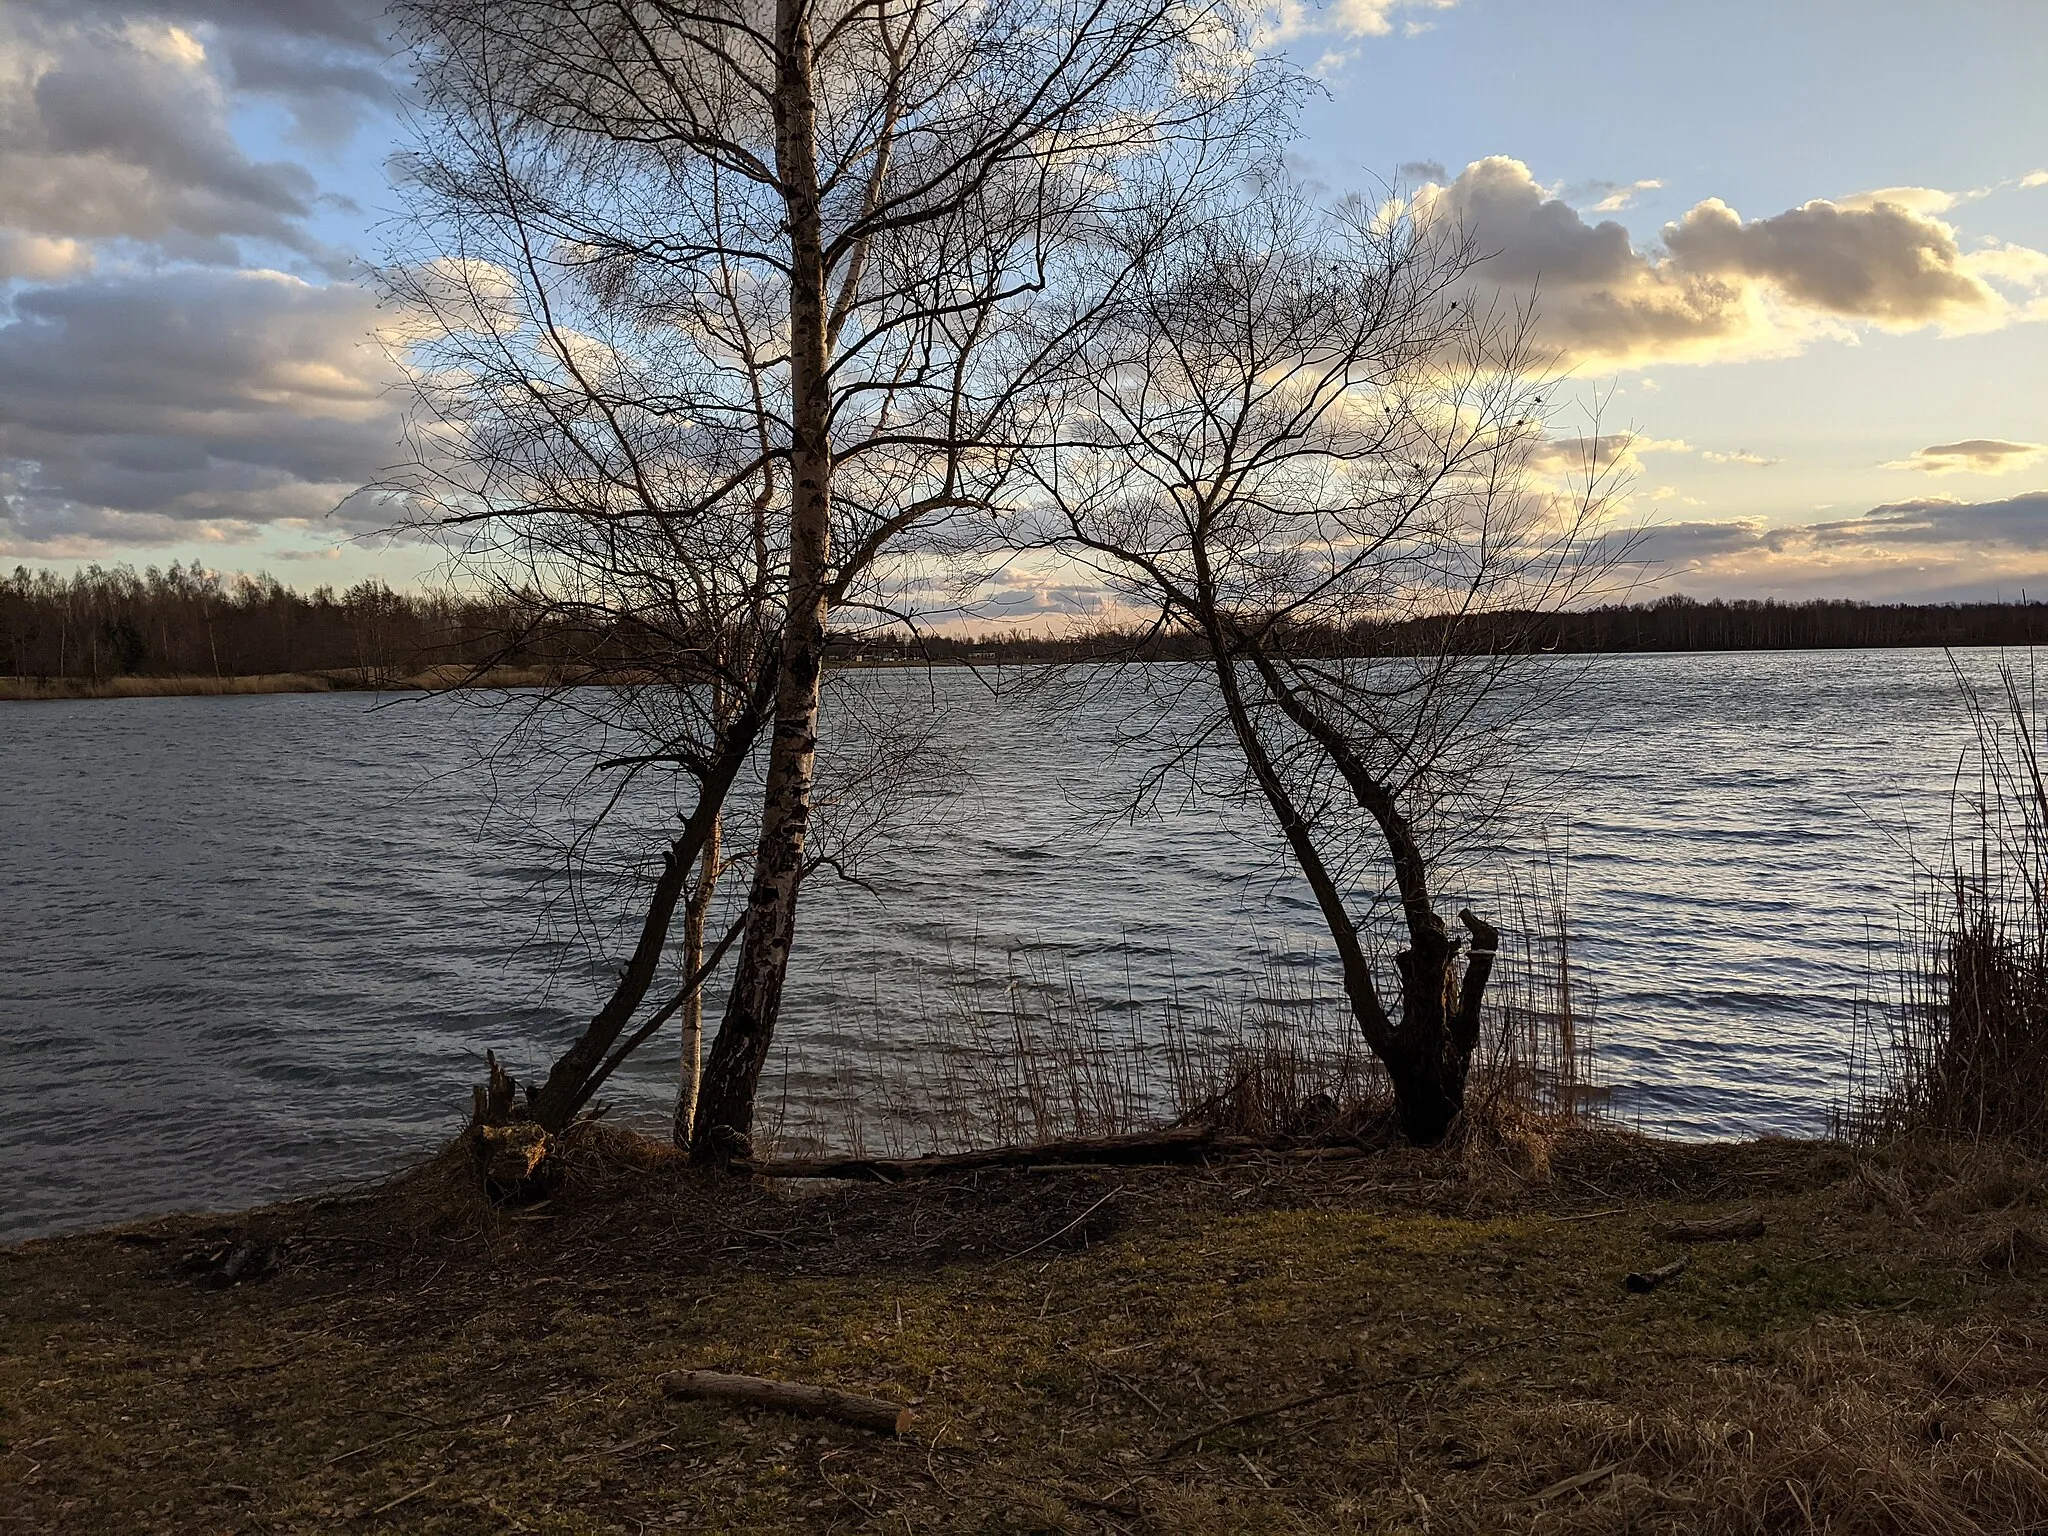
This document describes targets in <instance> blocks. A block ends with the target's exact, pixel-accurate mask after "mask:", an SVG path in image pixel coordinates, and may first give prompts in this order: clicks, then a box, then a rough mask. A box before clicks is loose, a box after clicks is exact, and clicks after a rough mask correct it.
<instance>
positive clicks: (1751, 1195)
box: [0, 1132, 2048, 1536]
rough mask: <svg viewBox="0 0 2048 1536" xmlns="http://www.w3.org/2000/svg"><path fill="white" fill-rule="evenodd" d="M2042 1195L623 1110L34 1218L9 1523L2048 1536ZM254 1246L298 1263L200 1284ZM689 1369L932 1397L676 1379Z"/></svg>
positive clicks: (1813, 1175)
mask: <svg viewBox="0 0 2048 1536" xmlns="http://www.w3.org/2000/svg"><path fill="white" fill-rule="evenodd" d="M2044 1198H2048V1173H2044V1170H2042V1169H2041V1168H2039V1167H2038V1166H2036V1165H2034V1164H2032V1163H2029V1162H2026V1161H2024V1160H2022V1159H2018V1158H2016V1157H2000V1156H1994V1155H1991V1154H1988V1153H1979V1154H1974V1155H1964V1154H1959V1153H1921V1154H1914V1155H1910V1156H1906V1155H1895V1156H1893V1157H1891V1158H1890V1159H1885V1158H1878V1159H1876V1160H1874V1161H1866V1162H1864V1163H1863V1164H1862V1165H1861V1166H1860V1167H1859V1165H1858V1164H1857V1163H1856V1162H1854V1161H1852V1159H1851V1157H1850V1156H1849V1155H1848V1154H1847V1153H1844V1152H1842V1151H1840V1150H1838V1149H1833V1148H1829V1147H1823V1146H1816V1145H1807V1144H1799V1143H1785V1142H1777V1143H1773V1142H1764V1143H1754V1144H1746V1145H1732V1146H1709V1147H1681V1146H1675V1145H1671V1144H1662V1143H1656V1142H1651V1141H1644V1140H1640V1139H1637V1138H1632V1137H1626V1136H1621V1135H1616V1134H1612V1133H1592V1132H1580V1133H1574V1134H1573V1135H1571V1136H1569V1137H1568V1138H1566V1139H1564V1140H1562V1141H1560V1142H1557V1143H1556V1144H1554V1145H1552V1146H1548V1147H1546V1146H1543V1145H1527V1146H1524V1147H1522V1148H1520V1149H1519V1150H1518V1151H1517V1152H1516V1153H1515V1155H1513V1156H1505V1155H1502V1154H1499V1153H1480V1152H1471V1153H1468V1154H1464V1155H1457V1154H1449V1153H1439V1154H1419V1153H1410V1152H1394V1153H1380V1154H1375V1155H1372V1156H1359V1157H1350V1158H1318V1159H1309V1158H1302V1157H1282V1156H1265V1157H1258V1158H1249V1159H1245V1160H1241V1161H1236V1162H1232V1163H1228V1164H1223V1165H1219V1166H1215V1167H1211V1168H1208V1169H1203V1170H1197V1171H1188V1170H1184V1169H1183V1170H1153V1171H1146V1170H1140V1169H1118V1170H1113V1171H1111V1170H1087V1169H1069V1170H1064V1171H1051V1172H1045V1171H1041V1172H1035V1173H1011V1174H991V1173H983V1174H981V1175H978V1176H973V1177H962V1178H960V1179H957V1180H955V1181H953V1182H952V1183H949V1184H943V1185H906V1186H899V1187H890V1188H875V1187H847V1186H834V1187H830V1188H827V1189H825V1190H824V1191H822V1192H809V1193H802V1192H799V1191H797V1190H795V1189H794V1188H793V1187H785V1188H782V1189H768V1188H754V1189H749V1190H744V1191H737V1190H735V1189H734V1188H732V1187H730V1186H724V1185H705V1184H702V1183H700V1182H698V1181H697V1180H696V1179H695V1178H694V1177H693V1176H692V1175H691V1174H690V1173H689V1172H688V1171H687V1170H684V1169H682V1168H679V1167H677V1166H675V1165H674V1164H673V1163H671V1162H670V1161H668V1160H667V1159H666V1157H665V1156H664V1155H663V1154H662V1153H660V1152H659V1150H658V1149H654V1148H652V1147H650V1146H649V1145H648V1144H645V1143H638V1142H634V1141H632V1140H630V1139H626V1138H622V1137H619V1136H617V1135H606V1136H602V1137H592V1138H586V1139H585V1141H584V1142H583V1144H582V1145H581V1146H580V1147H579V1148H578V1149H577V1150H576V1152H575V1154H574V1156H573V1157H572V1158H571V1159H570V1171H569V1175H568V1178H567V1182H566V1183H565V1185H564V1186H563V1187H562V1188H561V1189H560V1191H559V1192H558V1193H557V1194H556V1195H555V1196H554V1198H553V1199H552V1200H550V1201H549V1202H547V1203H546V1204H544V1205H541V1206H538V1207H534V1208H529V1209H527V1210H524V1211H494V1210H492V1209H491V1208H489V1207H488V1206H486V1205H484V1204H482V1203H481V1201H480V1199H479V1198H478V1197H477V1196H476V1195H475V1194H473V1193H472V1191H471V1186H470V1183H469V1181H468V1179H467V1178H466V1177H465V1176H464V1171H463V1170H462V1169H459V1168H458V1167H456V1166H455V1165H454V1164H452V1163H448V1162H444V1163H441V1164H438V1165H434V1166H431V1167H429V1168H428V1169H425V1170H423V1171H421V1172H420V1173H418V1174H415V1175H413V1176H411V1177H410V1178H408V1179H406V1180H402V1181H400V1182H398V1183H396V1184H394V1185H392V1186H389V1187H386V1188H384V1189H381V1190H379V1191H375V1192H372V1193H370V1194H367V1195H365V1196H362V1197H357V1198H350V1199H343V1200H330V1201H322V1202H310V1203H300V1204H295V1205H288V1206H282V1207H278V1208H275V1209H272V1210H267V1211H260V1212H256V1213H253V1214H251V1215H248V1216H246V1217H242V1218H235V1219H199V1218H180V1219H174V1220H168V1221H162V1222H157V1223H152V1224H147V1225H142V1226H137V1227H133V1228H129V1229H126V1230H123V1231H120V1232H116V1233H111V1234H96V1235H91V1236H83V1237H73V1238H65V1239H60V1240H54V1241H48V1242H41V1243H33V1244H28V1245H25V1246H23V1247H21V1248H19V1249H16V1250H13V1251H11V1252H7V1253H4V1254H0V1312H4V1315H0V1403H4V1404H5V1405H6V1406H5V1410H4V1414H5V1416H4V1418H0V1437H4V1439H5V1442H6V1445H5V1453H4V1459H0V1528H5V1529H19V1530H35V1531H123V1532H128V1531H200V1530H204V1531H228V1530H235V1531H282V1530H294V1531H305V1530H357V1529H361V1530H376V1529H394V1530H405V1531H436V1532H441V1531H446V1532H457V1531H460V1532H469V1531H479V1532H481V1531H505V1530H524V1531H536V1532H541V1531H545V1532H582V1531H634V1532H638V1531H647V1530H674V1531H750V1532H754V1531H849V1532H850V1531H875V1532H884V1531H887V1532H912V1533H916V1532H927V1531H931V1532H939V1531H947V1532H953V1531H960V1532H968V1531H972V1532H981V1531H1073V1532H1081V1531H1107V1532H1118V1531H1121V1532H1160V1533H1167V1532H1171V1533H1197V1536H1199V1533H1210V1532H1216V1533H1220V1532H1251V1531H1258V1532H1267V1531H1302V1532H1309V1531H1315V1532H1327V1531H1365V1530H1373V1531H1383V1530H1413V1531H1425V1530H1428V1531H1494V1530H1527V1531H1559V1532H1564V1531H1569V1532H1582V1531H1617V1532H1618V1531H1625V1530H1626V1531H1731V1532H1732V1531H1757V1530H1784V1531H1810V1530H1851V1529H1854V1530H1857V1531H1908V1530H1911V1531H1937V1532H1939V1531H2014V1530H2021V1529H2030V1528H2033V1529H2038V1528H2041V1525H2042V1522H2044V1521H2048V1350H2044V1348H2043V1347H2042V1334H2043V1319H2042V1304H2043V1301H2044V1299H2048V1290H2044V1285H2043V1282H2042V1281H2041V1280H2039V1279H2037V1278H2035V1276H2034V1274H2033V1270H2034V1268H2035V1266H2036V1264H2037V1262H2038V1260H2039V1253H2040V1250H2038V1249H2037V1248H2036V1247H2035V1246H2034V1245H2033V1243H2032V1241H2031V1238H2030V1236H2029V1235H2028V1234H2030V1233H2031V1231H2032V1222H2033V1221H2034V1219H2035V1212H2036V1207H2037V1206H2038V1204H2039V1203H2040V1202H2041V1201H2042V1200H2043V1199H2044ZM1751 1205H1754V1206H1757V1207H1759V1208H1760V1210H1761V1212H1762V1215H1763V1219H1764V1223H1765V1226H1764V1235H1763V1236H1762V1237H1760V1238H1755V1239H1744V1240H1736V1241H1727V1242H1717V1243H1710V1244H1701V1245H1698V1246H1697V1247H1695V1248H1693V1249H1692V1250H1690V1251H1691V1252H1692V1255H1693V1256H1692V1260H1691V1264H1690V1267H1689V1268H1688V1269H1687V1270H1686V1271H1685V1272H1684V1273H1683V1274H1682V1275H1681V1276H1680V1277H1679V1278H1678V1279H1677V1280H1675V1281H1673V1282H1671V1283H1669V1284H1666V1285H1664V1286H1662V1287H1660V1288H1659V1289H1657V1290H1655V1291H1653V1292H1651V1293H1649V1294H1633V1293H1631V1292H1630V1291H1629V1290H1628V1289H1627V1288H1626V1287H1625V1286H1624V1284H1623V1277H1624V1276H1625V1275H1626V1274H1627V1273H1629V1272H1630V1271H1633V1270H1641V1269H1645V1268H1648V1267H1651V1266H1655V1265H1660V1264H1663V1263H1665V1262H1667V1261H1669V1260H1671V1259H1673V1258H1674V1257H1676V1256H1677V1255H1678V1254H1679V1253H1680V1252H1682V1251H1685V1250H1682V1249H1681V1248H1680V1247H1679V1245H1678V1244H1676V1243H1675V1242H1672V1241H1669V1240H1667V1239H1666V1238H1664V1237H1663V1236H1660V1235H1659V1234H1660V1231H1661V1229H1663V1228H1664V1227H1665V1226H1666V1225H1667V1224H1668V1223H1671V1222H1674V1221H1677V1220H1680V1219H1685V1218H1696V1217H1700V1216H1702V1215H1707V1214H1713V1213H1719V1212H1725V1211H1728V1210H1730V1209H1733V1208H1737V1207H1747V1206H1751ZM2016 1231H2017V1232H2018V1233H2019V1234H2021V1235H2019V1236H2018V1237H2015V1235H2014V1234H2015V1232H2016ZM245 1238H247V1239H253V1240H254V1241H255V1243H256V1244H257V1245H258V1248H259V1250H260V1251H262V1252H265V1253H267V1252H269V1251H270V1250H272V1249H273V1248H274V1249H275V1251H276V1252H277V1253H278V1255H279V1258H278V1262H277V1264H276V1267H275V1268H274V1270H273V1271H272V1272H270V1273H269V1274H268V1275H267V1277H265V1278H262V1279H260V1280H257V1281H253V1282H249V1283H244V1284H239V1285H236V1286H234V1287H233V1288H229V1289H218V1288H213V1287H211V1286H209V1285H207V1284H205V1283H203V1282H201V1281H200V1280H197V1279H194V1278H191V1277H189V1276H188V1275H187V1274H185V1273H182V1272H181V1261H182V1260H184V1259H185V1258H186V1257H187V1255H189V1254H192V1253H194V1252H195V1251H196V1252H199V1253H202V1254H203V1253H208V1252H215V1253H217V1252H218V1251H219V1250H220V1249H221V1248H222V1247H223V1246H226V1245H233V1244H236V1243H239V1242H240V1241H242V1240H243V1239H245ZM685 1367H710V1368H715V1369H722V1370H731V1371H742V1372H749V1373H755V1374H760V1375H766V1376H774V1377H783V1378H789V1379H794V1380H800V1381H807V1382H814V1383H825V1384H832V1385H838V1386H842V1387H849V1388H854V1389H859V1390H865V1391H869V1392H875V1393H879V1394H882V1395H885V1396H890V1397H894V1398H897V1399H899V1400H908V1401H914V1402H915V1403H916V1404H917V1409H918V1414H919V1418H918V1421H917V1423H916V1425H915V1426H914V1427H913V1429H912V1430H911V1432H910V1434H909V1435H908V1437H906V1438H905V1439H903V1440H900V1441H897V1440H888V1439H882V1438H878V1437H876V1436H873V1435H871V1434H867V1433H864V1432H861V1431H857V1430H851V1429H840V1428H835V1427H830V1426H826V1425H822V1424H820V1423H817V1422H814V1421H808V1420H801V1419H796V1418H790V1417H785V1416H781V1415H777V1414H771V1413H764V1412H758V1411H754V1412H746V1411H736V1410H732V1409H720V1408H713V1407H709V1406H705V1405H701V1404H694V1403H685V1402H678V1401H671V1400H669V1399H668V1398H667V1397H665V1396H664V1394H663V1391H662V1382H663V1379H664V1374H665V1373H668V1372H672V1371H675V1370H677V1369H680V1368H685ZM1232 1421H1235V1422H1232Z"/></svg>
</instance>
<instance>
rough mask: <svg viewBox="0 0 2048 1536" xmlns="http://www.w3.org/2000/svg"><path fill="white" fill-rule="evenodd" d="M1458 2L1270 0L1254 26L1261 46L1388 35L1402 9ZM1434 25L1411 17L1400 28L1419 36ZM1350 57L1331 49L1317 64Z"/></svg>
mask: <svg viewBox="0 0 2048 1536" xmlns="http://www.w3.org/2000/svg"><path fill="white" fill-rule="evenodd" d="M1457 3H1458V0H1333V3H1331V4H1329V5H1327V6H1324V5H1320V4H1316V5H1311V4H1309V3H1307V0H1269V3H1268V4H1267V5H1266V9H1265V12H1264V15H1263V17H1262V18H1261V20H1260V24H1259V26H1258V27H1257V28H1256V30H1255V39H1256V42H1257V44H1258V46H1259V47H1261V48H1271V47H1275V46H1278V45H1280V44H1283V43H1291V42H1295V41H1297V40H1299V39H1301V38H1305V37H1327V36H1331V35H1336V36H1339V37H1349V38H1363V37H1386V36H1388V35H1390V34H1391V33H1392V32H1393V31H1394V22H1395V17H1396V14H1397V13H1399V12H1401V11H1448V10H1451V9H1453V8H1455V7H1456V5H1457ZM1434 27H1435V23H1434V22H1429V21H1419V20H1416V19H1414V18H1408V19H1406V20H1405V21H1404V22H1403V25H1402V27H1401V31H1402V35H1403V36H1406V37H1419V36H1420V35H1421V34H1423V33H1424V32H1428V31H1431V30H1433V28H1434ZM1350 59H1351V55H1350V54H1348V53H1342V52H1334V53H1328V54H1325V55H1324V56H1323V58H1322V59H1321V60H1320V61H1319V62H1318V64H1317V68H1318V69H1319V70H1320V69H1336V68H1340V67H1341V66H1343V65H1344V64H1346V63H1348V62H1349V61H1350Z"/></svg>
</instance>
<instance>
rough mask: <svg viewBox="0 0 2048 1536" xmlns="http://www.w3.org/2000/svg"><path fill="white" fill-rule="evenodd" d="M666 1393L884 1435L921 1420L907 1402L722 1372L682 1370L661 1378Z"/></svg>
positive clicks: (903, 1430)
mask: <svg viewBox="0 0 2048 1536" xmlns="http://www.w3.org/2000/svg"><path fill="white" fill-rule="evenodd" d="M661 1390H662V1394H663V1395H664V1396H666V1397H683V1398H695V1399H700V1400H710V1401H714V1402H724V1403H742V1404H744V1405H746V1406H747V1407H749V1408H773V1409H775V1410H777V1411H778V1412H781V1413H800V1414H804V1415H806V1416H807V1417H809V1418H814V1419H835V1420H837V1421H838V1422H839V1423H841V1424H851V1425H854V1426H855V1427H856V1428H859V1429H872V1430H874V1431H875V1432H876V1433H877V1434H883V1435H900V1434H904V1433H906V1432H907V1431H908V1430H909V1428H910V1425H911V1421H912V1420H913V1419H915V1418H916V1417H917V1415H916V1414H914V1413H912V1412H911V1411H910V1409H909V1408H908V1407H906V1406H905V1405H904V1404H902V1403H892V1402H888V1401H886V1400H885V1399H883V1398H879V1397H863V1396H862V1395H861V1394H860V1393H858V1392H842V1391H840V1390H839V1389H838V1388H837V1387H813V1386H808V1385H806V1384H805V1383H803V1382H800V1381H773V1380H770V1379H769V1378H768V1377H766V1376H732V1375H727V1374H726V1373H725V1372H723V1371H678V1372H676V1373H675V1374H674V1375H673V1376H666V1377H663V1378H662V1383H661Z"/></svg>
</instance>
